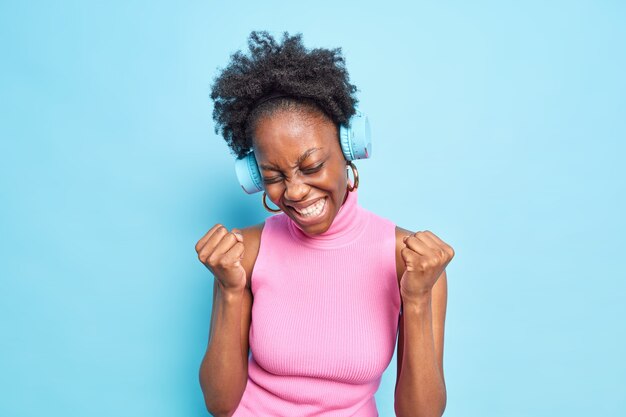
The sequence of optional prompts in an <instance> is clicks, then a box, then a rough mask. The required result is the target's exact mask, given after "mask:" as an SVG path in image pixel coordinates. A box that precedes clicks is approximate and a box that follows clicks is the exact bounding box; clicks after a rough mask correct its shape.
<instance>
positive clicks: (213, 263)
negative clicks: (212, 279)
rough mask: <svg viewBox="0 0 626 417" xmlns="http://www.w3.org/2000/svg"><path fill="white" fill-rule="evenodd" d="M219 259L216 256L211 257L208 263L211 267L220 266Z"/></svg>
mask: <svg viewBox="0 0 626 417" xmlns="http://www.w3.org/2000/svg"><path fill="white" fill-rule="evenodd" d="M219 260H220V259H219V257H217V256H215V255H210V256H209V257H208V258H207V263H208V264H209V265H211V266H217V265H218V264H219Z"/></svg>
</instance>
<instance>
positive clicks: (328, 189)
mask: <svg viewBox="0 0 626 417" xmlns="http://www.w3.org/2000/svg"><path fill="white" fill-rule="evenodd" d="M338 137H339V136H338V132H337V127H336V126H335V124H334V123H333V122H332V121H330V120H329V119H327V118H325V117H322V116H319V115H315V114H311V115H309V114H301V113H300V112H297V111H288V110H280V111H278V112H277V113H274V114H273V115H271V116H266V117H262V118H261V119H259V120H258V122H257V124H256V127H255V130H254V138H253V144H254V155H255V157H256V160H257V162H258V165H259V170H260V171H261V176H262V178H263V183H264V186H265V192H266V193H267V197H269V199H270V200H271V201H272V202H273V203H274V204H275V205H277V206H279V207H280V208H281V209H282V210H283V211H284V212H285V214H287V216H289V217H290V218H291V219H293V221H295V222H296V223H297V224H298V226H299V227H300V229H302V230H303V231H304V232H305V233H308V234H311V235H313V234H320V233H324V232H325V231H326V230H328V228H329V227H330V225H331V223H332V222H333V219H334V218H335V216H336V214H337V212H338V211H339V208H340V207H341V205H342V204H343V202H344V200H345V197H346V196H347V192H348V191H347V186H348V175H347V172H346V164H347V162H346V160H345V158H344V156H343V153H342V151H341V146H340V145H339V139H338Z"/></svg>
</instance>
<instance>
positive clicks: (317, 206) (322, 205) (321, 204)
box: [289, 197, 328, 224]
mask: <svg viewBox="0 0 626 417" xmlns="http://www.w3.org/2000/svg"><path fill="white" fill-rule="evenodd" d="M327 200H328V198H327V197H324V198H322V199H320V200H318V201H317V202H315V203H313V204H311V205H310V206H308V207H306V208H304V209H301V210H297V209H296V208H294V207H291V206H289V208H290V209H291V210H292V211H293V213H294V214H295V215H296V217H297V218H298V221H299V222H300V223H302V224H311V223H315V222H317V221H318V220H319V219H321V218H322V217H323V216H324V215H325V214H326V207H327V206H328V204H327Z"/></svg>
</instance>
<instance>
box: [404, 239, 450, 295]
mask: <svg viewBox="0 0 626 417" xmlns="http://www.w3.org/2000/svg"><path fill="white" fill-rule="evenodd" d="M403 241H404V244H405V247H404V248H403V249H402V251H401V253H402V259H403V260H404V264H405V265H406V270H405V272H404V274H403V275H402V279H401V280H400V293H401V294H402V299H403V300H404V301H409V300H416V299H418V298H419V297H421V296H423V295H424V294H427V293H429V292H430V291H431V290H432V288H433V286H434V285H435V283H436V282H437V279H438V278H439V276H440V275H441V274H442V273H443V270H444V269H445V268H446V266H447V265H448V263H449V262H450V261H451V260H452V258H453V257H454V249H452V247H451V246H449V245H448V244H447V243H445V242H444V241H442V240H441V239H439V238H438V237H437V236H435V235H434V234H433V233H432V232H430V231H428V230H426V231H423V232H415V233H413V234H411V235H409V236H405V237H404V240H403Z"/></svg>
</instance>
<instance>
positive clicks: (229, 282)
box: [196, 223, 246, 291]
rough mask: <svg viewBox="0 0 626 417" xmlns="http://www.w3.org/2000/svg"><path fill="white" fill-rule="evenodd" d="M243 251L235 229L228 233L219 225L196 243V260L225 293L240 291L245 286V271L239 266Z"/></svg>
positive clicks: (240, 235)
mask: <svg viewBox="0 0 626 417" xmlns="http://www.w3.org/2000/svg"><path fill="white" fill-rule="evenodd" d="M243 250H244V245H243V235H242V234H241V232H240V231H239V230H237V229H233V230H232V231H230V232H229V231H228V230H227V229H226V228H225V227H224V226H222V225H221V224H219V223H218V224H216V225H215V226H213V227H212V228H211V229H210V230H209V231H208V232H207V233H206V234H205V235H204V236H202V238H201V239H200V240H199V241H198V243H196V252H197V253H198V259H200V262H202V263H203V264H204V265H205V266H206V267H207V268H209V270H210V271H211V273H213V275H214V276H215V278H216V279H217V280H218V283H219V284H220V286H221V287H222V289H224V290H226V291H240V290H243V289H244V288H245V286H246V271H245V269H243V266H242V265H241V260H242V258H243Z"/></svg>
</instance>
